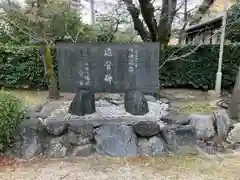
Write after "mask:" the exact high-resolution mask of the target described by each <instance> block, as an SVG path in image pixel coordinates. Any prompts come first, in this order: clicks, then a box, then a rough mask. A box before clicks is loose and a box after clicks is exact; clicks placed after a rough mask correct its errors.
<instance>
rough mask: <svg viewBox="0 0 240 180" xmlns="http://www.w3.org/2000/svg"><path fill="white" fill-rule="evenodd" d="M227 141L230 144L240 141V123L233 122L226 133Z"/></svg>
mask: <svg viewBox="0 0 240 180" xmlns="http://www.w3.org/2000/svg"><path fill="white" fill-rule="evenodd" d="M227 141H228V142H229V143H231V144H238V143H240V123H237V124H235V125H234V127H233V129H232V130H231V131H230V132H229V133H228V136H227Z"/></svg>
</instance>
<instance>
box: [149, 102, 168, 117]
mask: <svg viewBox="0 0 240 180" xmlns="http://www.w3.org/2000/svg"><path fill="white" fill-rule="evenodd" d="M147 104H148V110H149V112H148V114H149V115H150V116H152V117H162V116H165V115H167V107H165V105H166V106H168V105H167V104H160V103H159V102H151V101H148V102H147Z"/></svg>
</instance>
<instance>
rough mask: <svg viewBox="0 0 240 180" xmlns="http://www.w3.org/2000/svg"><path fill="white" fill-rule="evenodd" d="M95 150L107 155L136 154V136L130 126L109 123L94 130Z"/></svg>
mask: <svg viewBox="0 0 240 180" xmlns="http://www.w3.org/2000/svg"><path fill="white" fill-rule="evenodd" d="M94 137H95V140H96V144H97V146H96V150H97V153H99V154H106V155H109V156H119V157H123V156H134V155H137V145H136V144H137V138H136V135H135V134H134V132H133V128H132V127H131V126H127V125H124V124H109V125H104V126H101V127H100V128H97V129H96V130H95V135H94Z"/></svg>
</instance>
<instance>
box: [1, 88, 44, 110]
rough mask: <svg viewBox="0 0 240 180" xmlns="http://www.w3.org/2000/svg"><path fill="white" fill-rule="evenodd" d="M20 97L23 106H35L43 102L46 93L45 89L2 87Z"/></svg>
mask: <svg viewBox="0 0 240 180" xmlns="http://www.w3.org/2000/svg"><path fill="white" fill-rule="evenodd" d="M4 90H5V91H8V92H11V93H12V94H13V95H14V96H16V97H17V98H19V99H21V100H22V102H23V103H24V105H25V106H35V105H38V104H41V103H43V102H44V101H45V100H46V97H47V95H48V92H47V91H29V90H17V89H4Z"/></svg>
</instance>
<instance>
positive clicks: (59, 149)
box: [47, 137, 68, 158]
mask: <svg viewBox="0 0 240 180" xmlns="http://www.w3.org/2000/svg"><path fill="white" fill-rule="evenodd" d="M63 138H64V137H56V138H53V139H51V140H50V141H49V145H48V152H47V155H48V157H52V158H64V157H66V156H67V155H68V147H67V145H66V144H65V143H64V139H63Z"/></svg>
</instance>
